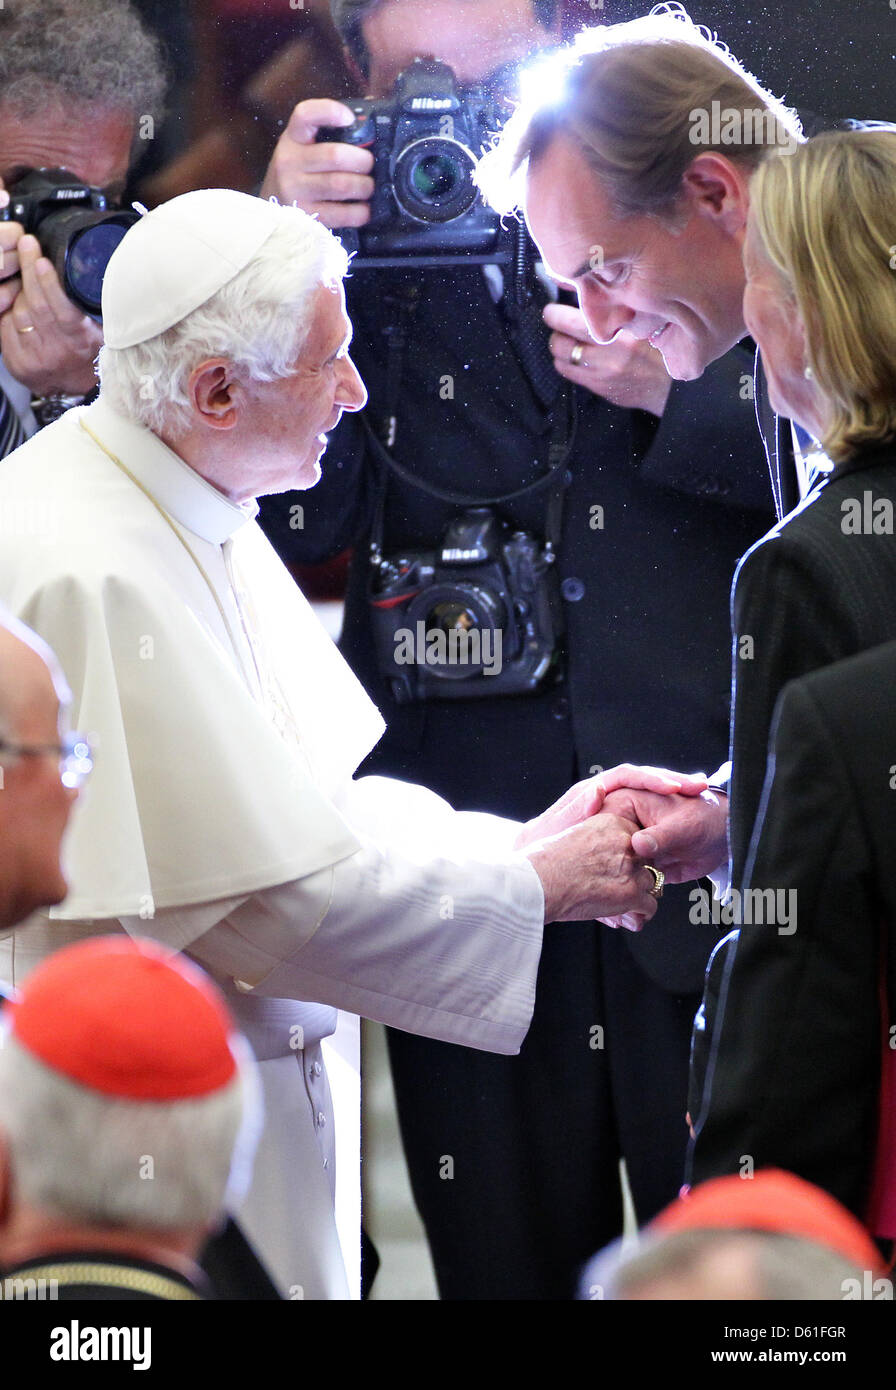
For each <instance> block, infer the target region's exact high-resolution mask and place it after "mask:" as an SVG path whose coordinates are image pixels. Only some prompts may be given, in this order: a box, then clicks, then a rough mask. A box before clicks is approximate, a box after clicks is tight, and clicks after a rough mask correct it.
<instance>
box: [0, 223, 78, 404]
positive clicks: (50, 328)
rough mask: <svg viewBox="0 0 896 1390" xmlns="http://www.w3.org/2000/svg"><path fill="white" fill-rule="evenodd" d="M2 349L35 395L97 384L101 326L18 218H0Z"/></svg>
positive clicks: (13, 372)
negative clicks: (67, 288) (83, 308)
mask: <svg viewBox="0 0 896 1390" xmlns="http://www.w3.org/2000/svg"><path fill="white" fill-rule="evenodd" d="M0 249H2V251H3V263H2V267H0V352H2V355H3V362H4V364H5V366H6V368H7V370H8V371H9V372H10V373H11V375H12V376H14V377H15V379H16V381H20V382H22V384H23V385H24V386H28V387H30V389H31V392H32V394H33V395H36V396H46V395H50V394H53V393H55V392H65V393H66V394H68V395H73V396H84V395H86V394H87V392H88V391H92V390H93V388H94V387H95V386H96V372H95V370H94V366H93V364H94V361H95V359H96V355H97V353H98V352H99V350H100V348H101V347H102V345H103V333H102V329H101V328H100V327H99V326H98V325H97V324H95V323H94V322H93V320H92V319H90V318H88V317H87V315H86V314H84V313H82V312H81V310H80V309H79V308H77V306H76V305H74V304H73V303H72V302H71V300H70V299H69V298H68V296H67V295H66V294H65V292H64V290H63V288H62V286H61V285H60V283H59V278H58V276H57V274H56V271H55V270H54V268H53V265H52V263H51V262H50V261H48V260H47V258H46V257H45V256H42V255H41V251H40V245H39V243H38V241H37V239H36V237H33V236H23V235H22V228H21V226H20V225H19V224H18V223H17V222H5V223H0Z"/></svg>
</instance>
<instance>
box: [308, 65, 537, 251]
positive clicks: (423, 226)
mask: <svg viewBox="0 0 896 1390" xmlns="http://www.w3.org/2000/svg"><path fill="white" fill-rule="evenodd" d="M346 105H348V106H350V107H351V109H352V111H354V113H355V125H354V126H349V127H342V126H339V127H330V126H327V127H324V128H322V129H321V130H320V131H318V135H317V138H318V140H330V141H336V142H338V141H343V142H344V143H346V144H350V145H361V146H363V147H364V148H365V149H369V150H372V152H373V157H374V166H373V170H372V174H373V180H374V192H373V197H372V198H371V201H370V221H369V222H368V223H367V224H366V225H365V226H364V227H361V228H360V229H359V230H358V231H357V232H355V231H352V230H351V229H345V230H343V231H341V232H340V236H341V239H342V241H343V243H344V245H345V247H346V250H348V251H350V252H356V253H357V254H356V255H355V259H354V260H353V262H352V264H353V265H354V266H363V265H365V264H368V265H380V266H382V265H411V266H423V265H428V266H433V265H452V264H456V263H457V261H459V260H463V261H464V262H466V263H477V262H479V263H485V262H488V261H505V260H509V259H510V254H509V251H508V250H507V249H506V244H505V238H504V237H503V236H502V233H501V220H500V218H499V216H498V214H497V213H496V212H494V211H493V210H492V209H491V208H489V207H487V206H486V205H485V203H484V202H483V200H482V197H481V195H480V193H479V189H478V188H477V187H476V184H475V183H474V182H473V172H474V170H475V168H476V164H477V162H478V160H479V157H480V156H481V155H482V154H483V153H484V151H485V150H486V149H487V148H488V146H489V144H490V143H491V139H492V137H493V136H494V135H495V134H497V132H498V131H499V130H500V128H501V126H502V125H503V123H504V120H505V119H506V111H505V109H504V107H503V106H502V104H501V103H500V102H499V101H498V100H497V99H496V98H495V97H492V96H489V95H488V93H487V92H486V90H485V89H484V88H480V87H474V88H467V89H464V91H463V92H461V91H460V89H459V88H458V86H457V83H456V81H455V77H454V73H453V72H452V70H451V68H450V67H448V66H447V64H445V63H439V62H435V61H432V60H429V59H423V58H415V59H414V61H413V63H411V65H410V67H407V68H405V70H404V71H403V72H402V73H401V74H400V75H399V77H398V79H397V81H396V83H395V87H394V89H393V92H392V94H391V96H388V97H385V98H383V99H381V100H378V101H374V100H355V101H349V102H347V103H346Z"/></svg>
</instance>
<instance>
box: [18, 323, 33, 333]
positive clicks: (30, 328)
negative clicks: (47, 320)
mask: <svg viewBox="0 0 896 1390" xmlns="http://www.w3.org/2000/svg"><path fill="white" fill-rule="evenodd" d="M16 332H17V333H33V332H34V324H33V323H26V325H25V327H24V328H20V327H19V325H18V324H16Z"/></svg>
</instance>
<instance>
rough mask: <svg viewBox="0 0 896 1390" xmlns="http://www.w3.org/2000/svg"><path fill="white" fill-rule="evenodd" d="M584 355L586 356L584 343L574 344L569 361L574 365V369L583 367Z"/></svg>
mask: <svg viewBox="0 0 896 1390" xmlns="http://www.w3.org/2000/svg"><path fill="white" fill-rule="evenodd" d="M584 355H585V345H584V343H574V344H573V348H572V351H571V352H570V354H569V360H570V362H571V363H572V365H573V366H574V367H581V366H582V365H583V363H582V358H583V357H584Z"/></svg>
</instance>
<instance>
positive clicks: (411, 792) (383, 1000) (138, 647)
mask: <svg viewBox="0 0 896 1390" xmlns="http://www.w3.org/2000/svg"><path fill="white" fill-rule="evenodd" d="M256 510H257V508H256V507H255V504H254V503H253V504H249V505H244V506H237V505H235V504H234V503H232V502H230V501H229V500H228V499H227V498H226V497H224V496H223V494H222V493H220V492H218V491H217V490H216V489H215V488H213V487H212V486H211V485H210V484H208V483H206V482H205V481H204V480H203V479H202V478H201V477H200V476H199V475H198V474H197V473H195V472H194V471H193V470H192V469H191V468H189V467H188V466H187V465H186V464H185V463H184V462H183V461H182V460H181V459H180V458H178V456H177V455H176V454H175V453H173V452H172V451H171V450H170V449H168V448H167V447H166V446H165V445H164V444H163V443H162V442H161V440H160V439H158V438H157V436H155V435H154V434H152V433H151V432H150V431H149V430H147V429H145V428H144V427H142V426H140V425H138V424H135V423H134V422H133V421H131V420H128V419H126V418H124V417H122V416H121V415H119V414H117V413H115V412H114V411H113V410H112V409H111V408H110V407H109V406H108V405H107V404H106V402H105V401H104V400H102V399H100V400H98V401H97V402H96V403H95V404H93V405H91V406H88V407H82V408H78V409H75V410H71V411H69V412H68V413H67V414H66V415H64V416H63V417H62V419H60V420H59V421H57V422H56V423H55V424H53V425H51V426H49V427H48V428H47V429H45V430H43V431H42V432H41V433H40V434H38V435H36V436H35V437H34V438H33V439H31V440H29V441H28V442H27V443H26V444H25V445H23V447H22V448H20V449H18V450H17V451H16V452H15V453H14V454H11V455H10V456H9V457H8V458H7V459H5V460H3V461H2V462H0V602H2V603H5V604H6V605H7V607H8V608H9V609H10V610H11V611H12V612H13V613H14V614H16V616H18V617H19V618H21V619H22V620H23V621H24V622H26V623H27V624H29V626H31V627H33V628H34V629H35V630H36V631H37V632H38V633H39V634H40V635H41V636H42V637H43V638H44V639H45V640H46V641H47V642H48V643H49V644H50V645H51V646H52V647H53V648H54V649H55V651H56V653H57V655H58V656H59V658H60V661H61V663H62V667H63V670H64V672H65V675H66V678H67V680H68V682H69V684H70V686H71V689H72V693H73V709H72V722H73V725H74V727H76V728H78V729H79V730H81V731H83V732H84V733H86V734H88V735H92V736H93V737H94V739H95V745H96V746H95V768H94V772H93V775H92V777H91V779H90V782H89V784H88V787H87V789H86V791H85V792H84V793H83V794H82V797H81V800H80V802H79V804H78V806H77V807H76V809H75V813H74V815H73V818H72V824H71V829H70V832H69V836H68V840H67V846H66V864H67V872H68V878H69V883H70V885H71V891H70V894H69V897H68V898H67V900H66V901H65V903H63V904H62V905H61V906H60V907H58V908H53V909H51V911H50V912H49V914H48V915H47V916H43V915H39V916H37V917H35V918H32V919H30V920H29V922H28V923H27V924H26V925H25V926H24V927H23V928H21V929H20V931H19V932H17V933H16V934H15V935H14V936H13V937H11V938H7V939H6V940H4V941H3V942H0V979H6V980H9V981H11V982H12V983H15V982H16V980H17V978H18V979H21V978H22V976H23V974H24V973H25V972H26V971H27V969H29V968H30V967H31V965H33V964H35V963H36V962H37V960H39V959H40V958H42V956H44V955H46V954H47V952H48V951H50V950H53V949H55V948H57V947H58V946H61V945H63V944H65V943H66V942H67V941H69V940H72V939H75V938H77V937H79V936H81V935H84V934H92V933H96V932H98V931H108V930H110V929H124V930H127V931H128V932H130V933H131V934H132V935H140V934H142V935H149V936H153V937H155V938H156V939H157V940H160V941H163V942H165V943H167V944H168V945H170V946H172V947H174V948H176V949H178V950H188V951H189V952H190V954H191V955H193V956H194V957H195V958H196V959H198V960H199V961H200V962H201V963H203V964H204V965H205V966H206V967H207V968H208V969H209V970H210V971H211V973H212V974H213V975H214V976H215V977H216V978H217V979H218V980H219V981H220V982H221V983H222V984H223V986H224V987H225V989H226V991H227V993H228V996H229V998H230V1002H231V1004H232V1006H233V1009H234V1013H235V1015H236V1017H237V1021H238V1023H239V1024H240V1026H241V1027H242V1028H243V1030H244V1031H245V1033H246V1035H247V1036H248V1037H249V1039H250V1041H251V1042H252V1043H253V1046H254V1047H255V1050H256V1055H257V1056H258V1058H259V1060H260V1063H261V1073H262V1080H263V1084H264V1089H265V1100H266V1107H267V1120H266V1129H265V1136H264V1138H263V1140H262V1145H261V1150H260V1153H259V1158H258V1162H257V1165H256V1171H255V1177H254V1180H253V1187H252V1190H251V1192H250V1194H249V1198H248V1201H247V1204H246V1206H245V1207H244V1208H243V1209H242V1210H241V1212H240V1219H241V1221H242V1222H243V1224H244V1226H245V1227H246V1229H247V1231H248V1233H249V1235H250V1237H252V1238H253V1240H254V1241H255V1243H256V1245H257V1246H258V1248H259V1251H260V1253H261V1255H262V1257H263V1258H264V1259H265V1261H266V1263H267V1264H268V1267H269V1268H270V1269H271V1271H272V1273H273V1274H274V1275H275V1277H276V1279H277V1280H278V1282H279V1284H280V1285H281V1287H282V1288H283V1289H284V1290H293V1291H294V1290H296V1288H297V1287H301V1289H302V1290H303V1293H304V1297H306V1298H327V1297H344V1296H346V1284H345V1275H344V1270H343V1266H342V1263H341V1259H340V1256H339V1247H338V1242H337V1238H336V1231H335V1224H334V1217H333V1203H332V1183H333V1180H334V1159H333V1143H332V1117H331V1115H329V1113H328V1112H329V1097H328V1090H327V1084H326V1073H325V1071H324V1070H323V1067H322V1062H321V1054H320V1046H319V1042H320V1039H321V1038H322V1037H325V1036H327V1035H328V1034H329V1033H331V1032H332V1031H333V1029H334V1027H335V1022H336V1015H335V1011H336V1009H339V1008H341V1009H346V1010H349V1011H351V1012H354V1013H360V1014H363V1015H366V1016H367V1017H369V1018H373V1019H377V1020H379V1021H380V1022H383V1023H386V1024H389V1025H391V1026H392V1027H396V1028H402V1029H405V1030H408V1031H411V1032H416V1033H422V1034H425V1035H426V1036H429V1037H435V1038H441V1039H444V1040H446V1041H449V1042H455V1043H462V1044H464V1045H466V1046H468V1047H477V1048H484V1049H487V1050H491V1051H494V1052H502V1053H515V1052H518V1051H519V1048H520V1044H521V1042H522V1039H523V1037H524V1036H525V1033H526V1029H527V1027H528V1024H529V1019H530V1016H531V1010H532V1005H533V1000H534V991H535V977H536V972H537V967H538V959H539V954H540V948H541V935H542V920H543V911H544V900H543V893H542V888H541V883H540V880H539V878H538V876H537V874H536V873H535V871H534V869H533V868H532V866H531V864H530V863H529V861H528V859H526V858H525V856H523V855H521V854H519V853H518V852H515V851H514V850H513V849H512V841H513V839H514V837H515V836H516V833H517V831H518V828H519V827H518V825H517V824H516V823H515V822H512V821H507V820H503V819H501V818H500V817H496V816H489V815H479V814H476V813H458V812H455V811H453V810H452V809H451V808H450V807H449V806H448V805H447V803H446V802H444V801H443V800H442V799H441V798H440V797H437V796H435V795H434V794H433V793H431V792H429V791H427V790H425V789H424V788H422V787H417V786H413V785H411V784H408V783H403V782H397V781H394V780H391V779H388V778H381V777H365V778H362V779H360V780H359V781H353V780H352V773H353V772H354V770H355V768H356V767H357V766H358V764H359V763H360V762H361V760H362V759H363V758H364V757H365V756H366V754H367V753H368V752H369V750H370V749H371V748H372V747H373V745H374V744H375V743H376V741H377V739H378V738H379V737H380V735H381V733H382V729H383V724H382V720H381V718H380V716H379V714H378V712H377V710H376V709H375V707H374V706H373V705H372V704H371V702H370V701H369V699H368V698H367V696H366V694H365V693H364V691H363V689H362V688H361V686H360V685H359V683H358V682H357V680H356V679H355V677H354V675H353V674H352V672H351V671H350V670H349V668H348V666H347V665H346V663H345V662H344V661H343V659H342V657H341V656H340V654H339V653H338V651H337V650H336V648H335V647H334V646H333V644H332V642H331V641H330V639H329V637H328V636H327V635H326V633H325V632H324V630H323V628H322V627H321V625H320V624H319V623H318V621H317V619H316V618H315V616H314V614H313V613H312V611H311V609H310V607H309V606H308V604H307V602H306V601H305V599H304V598H303V596H302V595H301V593H300V591H299V590H298V589H297V587H296V585H295V584H294V583H293V581H292V579H291V578H290V576H289V574H288V572H287V571H286V570H285V568H284V567H283V565H282V564H281V563H280V561H279V559H278V558H277V556H276V554H275V553H274V551H273V550H272V548H271V547H270V546H269V544H268V542H267V541H266V539H265V537H264V536H263V535H262V533H261V531H260V529H259V528H258V526H257V525H256V524H255V522H254V516H255V512H256ZM508 775H512V773H511V770H510V769H508ZM296 1001H313V1002H306V1003H297V1002H296ZM328 1121H329V1123H328Z"/></svg>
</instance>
